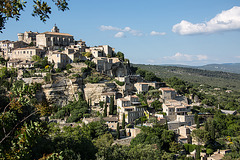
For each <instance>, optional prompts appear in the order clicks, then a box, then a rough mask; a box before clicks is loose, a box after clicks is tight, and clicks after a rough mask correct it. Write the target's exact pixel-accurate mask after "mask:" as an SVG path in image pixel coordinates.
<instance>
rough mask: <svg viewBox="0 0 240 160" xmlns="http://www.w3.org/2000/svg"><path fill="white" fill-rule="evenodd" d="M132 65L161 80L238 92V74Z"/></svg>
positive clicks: (239, 88)
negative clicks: (172, 79) (206, 85)
mask: <svg viewBox="0 0 240 160" xmlns="http://www.w3.org/2000/svg"><path fill="white" fill-rule="evenodd" d="M132 65H133V66H134V67H139V68H141V69H144V70H148V71H151V72H154V73H155V74H156V75H157V76H158V77H160V78H162V79H166V78H170V77H174V76H175V77H178V78H180V79H182V80H185V81H188V82H191V83H199V84H208V85H210V86H215V87H221V88H228V89H232V90H240V74H236V73H229V72H222V71H209V70H203V69H198V68H190V67H176V66H161V65H143V64H132Z"/></svg>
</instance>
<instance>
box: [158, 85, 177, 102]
mask: <svg viewBox="0 0 240 160" xmlns="http://www.w3.org/2000/svg"><path fill="white" fill-rule="evenodd" d="M159 90H160V91H161V92H162V99H164V100H169V99H175V98H176V95H177V92H176V91H175V89H173V88H169V87H164V88H160V89H159Z"/></svg>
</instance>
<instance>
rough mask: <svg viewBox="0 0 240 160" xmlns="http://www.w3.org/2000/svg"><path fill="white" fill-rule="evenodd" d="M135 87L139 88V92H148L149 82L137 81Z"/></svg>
mask: <svg viewBox="0 0 240 160" xmlns="http://www.w3.org/2000/svg"><path fill="white" fill-rule="evenodd" d="M134 87H135V89H136V90H137V94H139V93H146V92H147V91H148V83H145V82H138V83H135V84H134Z"/></svg>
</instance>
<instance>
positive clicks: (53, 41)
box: [36, 26, 74, 50]
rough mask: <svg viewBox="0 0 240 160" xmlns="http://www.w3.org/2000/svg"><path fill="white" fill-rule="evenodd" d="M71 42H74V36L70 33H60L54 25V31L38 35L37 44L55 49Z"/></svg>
mask: <svg viewBox="0 0 240 160" xmlns="http://www.w3.org/2000/svg"><path fill="white" fill-rule="evenodd" d="M71 44H74V39H73V36H72V35H70V34H68V33H59V29H56V26H54V27H53V29H52V32H44V33H40V34H38V35H37V36H36V46H38V47H42V48H44V47H46V48H49V49H51V50H55V49H61V48H63V47H66V46H69V45H71Z"/></svg>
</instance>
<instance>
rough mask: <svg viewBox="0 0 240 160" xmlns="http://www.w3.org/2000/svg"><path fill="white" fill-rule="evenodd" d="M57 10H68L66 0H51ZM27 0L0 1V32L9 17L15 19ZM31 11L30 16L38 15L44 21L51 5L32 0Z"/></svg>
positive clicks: (19, 14) (18, 16)
mask: <svg viewBox="0 0 240 160" xmlns="http://www.w3.org/2000/svg"><path fill="white" fill-rule="evenodd" d="M52 1H53V2H55V5H56V6H57V7H58V9H59V10H61V11H65V10H68V3H67V0H52ZM26 3H27V1H20V0H11V1H8V0H3V1H1V2H0V6H1V8H0V32H2V30H3V29H5V24H6V23H7V21H8V20H9V19H10V18H14V19H16V20H17V21H18V20H19V18H20V16H21V13H20V12H21V11H24V9H25V8H26ZM33 3H34V5H33V13H32V16H39V18H40V20H41V21H43V22H45V21H46V19H48V18H49V14H51V7H50V6H49V5H48V4H47V2H46V1H41V0H33Z"/></svg>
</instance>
